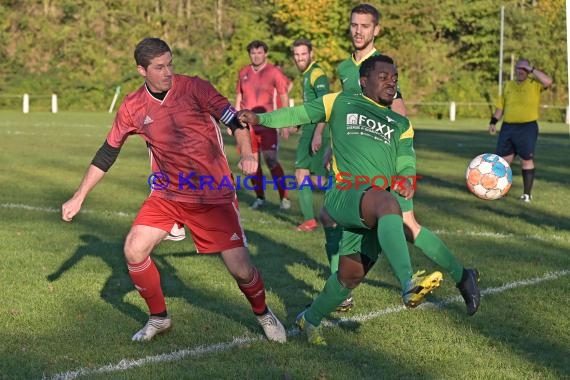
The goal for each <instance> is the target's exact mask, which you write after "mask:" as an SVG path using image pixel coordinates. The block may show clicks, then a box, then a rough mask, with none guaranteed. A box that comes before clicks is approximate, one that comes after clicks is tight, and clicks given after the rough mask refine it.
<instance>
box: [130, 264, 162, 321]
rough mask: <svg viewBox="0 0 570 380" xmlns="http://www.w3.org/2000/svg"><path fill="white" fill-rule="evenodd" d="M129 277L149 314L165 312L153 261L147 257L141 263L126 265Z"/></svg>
mask: <svg viewBox="0 0 570 380" xmlns="http://www.w3.org/2000/svg"><path fill="white" fill-rule="evenodd" d="M127 268H128V269H129V276H131V280H132V281H133V284H134V285H135V288H136V289H137V290H138V292H139V294H140V295H141V297H142V298H144V300H145V302H146V304H147V306H148V309H149V312H150V314H161V313H164V312H166V302H165V301H164V295H163V294H162V288H161V286H160V274H159V273H158V269H157V268H156V265H154V261H152V260H151V259H150V256H149V257H147V258H146V259H145V260H144V261H143V262H142V263H138V264H127Z"/></svg>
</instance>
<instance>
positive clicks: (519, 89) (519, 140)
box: [489, 58, 552, 202]
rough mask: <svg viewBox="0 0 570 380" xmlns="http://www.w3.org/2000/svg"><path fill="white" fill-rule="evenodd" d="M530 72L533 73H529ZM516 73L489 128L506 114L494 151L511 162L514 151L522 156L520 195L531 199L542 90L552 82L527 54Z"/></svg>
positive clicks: (498, 102) (518, 62)
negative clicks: (521, 192) (527, 57)
mask: <svg viewBox="0 0 570 380" xmlns="http://www.w3.org/2000/svg"><path fill="white" fill-rule="evenodd" d="M530 74H532V75H533V76H532V77H531V76H529V75H530ZM515 75H516V79H515V80H513V81H510V82H507V83H506V84H505V86H504V88H503V94H502V95H501V96H500V97H499V99H498V100H497V102H496V104H495V105H496V110H495V113H493V116H492V117H491V121H490V122H489V132H490V133H495V131H496V127H495V125H496V124H497V122H498V121H499V119H500V118H501V117H503V124H502V126H501V131H500V133H499V140H498V141H497V149H496V151H495V153H496V154H498V155H499V156H502V157H503V158H504V159H505V160H506V161H507V162H508V163H509V164H510V163H511V162H512V161H513V158H514V157H515V155H518V156H519V157H520V160H521V168H522V179H523V188H524V191H523V195H521V198H520V199H521V200H522V201H524V202H530V201H531V199H532V196H531V191H532V184H533V182H534V147H535V145H536V139H537V137H538V123H537V120H538V109H539V106H540V93H541V91H542V90H544V89H546V88H548V87H550V86H551V85H552V78H551V77H550V76H548V75H547V74H546V73H544V72H543V71H541V70H538V69H537V68H535V67H534V66H531V64H530V62H529V61H528V60H527V59H524V58H521V59H519V60H518V61H517V64H516V66H515Z"/></svg>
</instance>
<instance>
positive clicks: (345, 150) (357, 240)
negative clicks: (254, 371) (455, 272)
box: [238, 55, 441, 345]
mask: <svg viewBox="0 0 570 380" xmlns="http://www.w3.org/2000/svg"><path fill="white" fill-rule="evenodd" d="M397 80H398V74H397V71H396V67H395V65H394V61H393V60H392V59H391V58H390V57H388V56H385V55H376V56H374V57H370V58H368V59H366V60H365V61H364V62H363V63H362V66H361V67H360V81H361V84H362V89H363V94H351V93H348V92H338V93H333V94H328V95H325V96H323V97H321V98H317V99H315V100H312V101H309V102H306V103H304V104H303V105H302V106H298V107H293V108H285V109H280V110H277V111H274V112H270V113H265V114H260V115H257V114H255V113H254V112H251V111H241V112H239V113H238V118H239V120H240V122H242V123H246V124H251V125H254V124H258V123H259V124H262V125H265V126H268V127H272V128H283V127H286V126H288V125H291V124H307V123H320V122H327V123H328V126H329V128H330V134H331V140H332V146H333V147H334V149H333V165H332V166H333V171H334V174H335V175H334V183H333V184H332V187H331V189H330V190H327V192H326V195H325V212H326V213H327V214H328V215H329V218H330V219H331V220H333V221H334V222H336V223H338V225H339V226H341V227H342V228H343V229H344V231H343V237H342V242H341V244H340V247H341V248H340V250H339V252H338V253H337V254H338V256H339V264H338V271H336V272H334V273H331V275H330V276H329V278H328V279H327V281H326V284H325V286H324V288H323V290H322V291H321V293H320V294H319V295H318V296H317V297H316V298H315V300H314V301H313V303H312V304H311V305H310V306H309V307H308V308H307V309H306V310H304V311H303V312H301V313H300V314H299V315H298V316H297V319H296V323H297V325H298V326H299V328H301V329H302V330H305V332H306V334H307V339H308V341H309V343H311V344H316V345H326V342H325V340H324V338H323V336H322V332H321V326H322V325H321V321H322V319H323V318H324V317H326V316H327V315H329V314H330V313H331V312H332V311H334V310H335V309H336V308H337V307H338V305H339V304H340V303H341V302H342V301H343V300H345V299H346V297H347V296H348V295H349V294H350V292H351V290H352V289H354V288H355V287H357V286H358V285H359V284H360V283H361V282H362V280H363V279H364V277H365V276H366V274H367V273H368V271H369V270H370V269H371V268H372V266H373V265H374V263H375V262H376V261H377V260H378V253H379V252H380V247H382V253H383V254H384V255H385V256H386V258H387V259H388V262H389V263H390V266H391V267H392V269H393V270H394V272H395V275H396V277H397V278H398V281H399V283H400V287H401V289H402V300H403V303H404V305H406V306H407V307H416V306H417V305H419V304H420V303H421V302H422V301H423V299H424V297H425V296H426V295H427V294H428V293H429V292H431V291H432V290H433V289H435V288H437V287H438V286H439V284H440V282H441V273H440V272H433V273H430V274H427V275H425V276H423V275H422V274H423V272H418V273H416V274H414V275H412V267H411V263H410V256H409V252H408V246H407V244H406V237H405V235H404V230H403V228H402V214H401V210H400V206H399V205H398V202H397V200H396V198H395V197H394V195H393V194H392V192H389V191H386V190H385V189H384V188H381V187H379V186H374V184H373V183H372V178H375V177H383V178H384V179H386V180H387V181H390V179H392V178H394V176H402V177H406V178H407V177H408V176H415V153H414V149H413V137H414V130H413V128H412V126H411V124H410V122H409V120H408V119H407V118H405V117H404V116H401V115H399V114H397V113H395V112H393V111H392V110H390V108H389V106H390V104H392V102H393V100H394V95H395V93H396V84H397ZM339 176H341V177H343V179H342V180H340V179H339V178H340V177H339ZM357 178H368V179H369V182H368V183H366V184H364V183H362V182H360V183H359V182H358V180H357ZM390 186H391V187H392V190H393V191H394V192H396V193H398V194H399V195H401V196H402V197H404V198H406V199H411V198H412V196H413V195H414V189H413V187H412V185H411V183H410V182H409V181H408V180H406V181H400V182H399V183H390Z"/></svg>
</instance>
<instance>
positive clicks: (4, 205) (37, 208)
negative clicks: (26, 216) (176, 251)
mask: <svg viewBox="0 0 570 380" xmlns="http://www.w3.org/2000/svg"><path fill="white" fill-rule="evenodd" d="M0 207H1V208H15V209H21V210H26V211H39V212H51V213H60V212H61V209H60V208H54V207H40V206H30V205H25V204H22V203H0ZM80 212H81V213H85V214H106V215H109V214H111V215H115V216H124V217H127V216H128V217H134V216H135V214H134V213H128V212H123V211H106V210H102V211H98V210H81V211H80Z"/></svg>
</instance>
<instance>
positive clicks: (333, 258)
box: [325, 49, 463, 282]
mask: <svg viewBox="0 0 570 380" xmlns="http://www.w3.org/2000/svg"><path fill="white" fill-rule="evenodd" d="M378 54H380V52H378V50H376V49H373V50H372V51H370V52H369V53H368V54H367V55H366V56H365V57H363V58H362V59H361V60H360V61H356V60H355V59H354V56H353V55H352V54H351V56H350V57H349V58H348V59H346V60H344V61H342V62H341V63H340V64H339V65H338V66H337V75H338V77H339V78H340V81H341V84H342V88H343V90H344V91H348V92H351V93H359V92H361V88H360V65H361V64H362V62H364V61H365V60H366V59H367V58H369V57H371V56H374V55H378ZM394 98H395V99H402V94H401V92H400V88H399V87H398V88H397V91H396V95H395V97H394ZM392 194H393V195H394V196H395V197H396V200H397V201H398V204H399V205H400V208H401V209H402V212H409V211H413V209H414V202H413V199H406V198H404V197H402V196H400V195H399V194H397V193H396V192H392ZM341 230H342V229H341V228H334V227H330V228H325V237H326V245H325V249H326V251H327V257H328V258H329V261H330V263H331V271H332V272H334V271H336V270H337V269H338V255H335V252H336V251H338V250H339V249H340V250H343V251H344V248H343V246H348V244H347V239H345V237H346V236H345V235H346V234H345V233H344V232H343V231H341ZM341 236H342V237H341ZM341 238H342V243H341V247H340V248H339V245H338V241H339V240H340V239H341ZM352 240H353V244H352V246H356V247H357V246H358V245H361V246H362V247H363V249H365V248H366V249H368V250H372V249H373V247H374V244H375V240H373V239H372V240H371V239H369V238H368V237H362V238H361V239H360V240H358V237H357V236H355V235H352ZM413 244H414V245H415V246H416V247H418V248H419V249H421V250H422V252H423V253H424V254H425V255H426V256H428V257H429V258H430V259H431V260H432V261H434V262H435V263H436V264H438V265H440V266H441V267H442V268H444V269H445V270H446V271H447V272H449V273H450V274H451V276H452V277H453V279H454V280H455V282H459V281H460V280H461V278H462V275H463V266H462V265H461V264H460V263H459V262H458V261H457V259H456V258H455V256H454V255H453V253H452V252H451V251H450V250H449V249H448V248H447V246H446V245H445V243H444V242H443V241H441V239H439V238H438V237H437V235H435V234H434V233H433V232H432V231H430V230H429V229H428V228H426V227H423V226H422V228H421V229H420V232H419V234H418V235H417V236H416V238H415V239H414V242H413ZM376 249H377V251H378V252H380V247H379V246H378V247H377V248H376Z"/></svg>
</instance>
